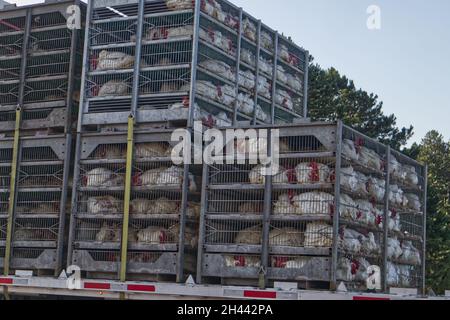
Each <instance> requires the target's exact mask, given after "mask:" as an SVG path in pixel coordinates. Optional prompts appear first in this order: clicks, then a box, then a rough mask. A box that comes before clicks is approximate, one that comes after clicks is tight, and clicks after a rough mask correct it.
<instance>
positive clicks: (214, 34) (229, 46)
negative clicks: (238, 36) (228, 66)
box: [199, 28, 236, 56]
mask: <svg viewBox="0 0 450 320" xmlns="http://www.w3.org/2000/svg"><path fill="white" fill-rule="evenodd" d="M199 37H200V39H201V40H203V41H205V42H207V43H209V44H211V45H213V46H215V47H217V48H219V49H221V50H223V51H224V52H225V53H227V54H228V55H230V56H235V55H236V46H235V44H234V42H233V40H231V38H229V37H228V36H226V35H224V34H222V32H220V31H219V30H213V29H209V30H205V29H203V28H200V34H199Z"/></svg>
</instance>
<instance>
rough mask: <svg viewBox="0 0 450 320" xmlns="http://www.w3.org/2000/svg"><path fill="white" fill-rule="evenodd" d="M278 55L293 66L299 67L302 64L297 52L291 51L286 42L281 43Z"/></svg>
mask: <svg viewBox="0 0 450 320" xmlns="http://www.w3.org/2000/svg"><path fill="white" fill-rule="evenodd" d="M278 56H279V57H280V59H282V60H283V61H285V62H287V63H288V64H290V65H291V66H293V67H298V66H299V65H300V59H299V58H298V57H297V56H296V55H295V54H293V53H291V52H290V51H289V48H288V47H287V46H286V45H284V44H280V45H279V48H278Z"/></svg>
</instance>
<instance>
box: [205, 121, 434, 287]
mask: <svg viewBox="0 0 450 320" xmlns="http://www.w3.org/2000/svg"><path fill="white" fill-rule="evenodd" d="M247 128H252V127H251V126H248V127H247ZM256 128H266V129H269V130H270V129H272V128H274V129H280V131H281V132H282V135H281V137H283V136H285V135H288V132H289V136H296V137H302V136H314V137H315V138H316V139H318V141H320V143H321V144H322V145H323V146H324V147H325V148H326V150H327V151H326V152H322V153H320V152H319V153H317V152H316V153H309V154H295V153H294V154H292V155H283V154H282V155H281V156H282V159H290V158H296V157H300V158H301V159H305V160H306V159H308V155H309V156H311V157H313V158H314V159H319V157H321V156H322V157H324V158H325V159H327V158H328V159H335V163H334V172H335V178H334V182H333V188H334V189H333V194H334V215H333V218H332V219H330V222H331V225H332V228H333V241H332V246H331V248H330V253H329V258H330V262H329V267H330V276H329V281H330V289H331V290H337V289H338V284H339V283H340V282H341V281H342V280H340V279H337V277H336V273H337V270H338V258H339V257H340V256H341V255H342V254H343V255H347V254H349V253H348V252H346V251H344V249H343V248H342V247H341V241H342V240H341V239H340V230H341V226H343V227H348V228H349V229H353V228H354V229H355V230H366V232H374V233H375V234H376V236H375V238H376V239H375V240H376V241H377V242H378V244H379V245H380V248H381V250H382V251H381V253H380V256H379V258H373V257H371V256H370V255H368V256H365V255H357V257H360V258H367V259H376V261H379V262H380V263H381V264H380V269H381V272H382V277H381V281H382V282H381V291H382V292H385V293H387V292H389V290H390V289H391V288H390V287H389V286H388V284H387V273H388V268H387V263H388V261H389V260H388V258H387V252H388V249H387V246H388V238H390V237H394V236H398V237H399V239H400V237H403V236H401V235H400V234H398V233H395V232H394V231H391V230H390V229H389V228H390V227H388V226H389V224H390V222H389V221H390V211H391V210H392V209H393V207H392V205H391V203H390V193H391V184H393V183H399V182H397V181H396V180H394V181H392V179H391V161H390V159H391V154H392V153H394V151H391V148H390V147H389V146H386V145H383V144H381V143H379V142H377V141H376V140H374V139H371V138H369V137H367V136H365V135H363V134H360V133H359V132H357V131H355V130H353V129H351V128H349V127H347V126H345V125H343V123H342V121H338V122H337V124H326V123H325V124H324V123H308V124H298V125H286V126H281V127H280V126H278V127H272V126H260V127H256ZM344 131H345V135H344ZM283 133H284V135H283ZM349 135H351V136H353V137H354V138H353V139H358V138H361V139H364V143H365V145H366V147H367V148H369V149H372V150H376V152H377V153H378V154H379V157H380V164H381V166H382V168H381V169H380V171H379V172H378V174H379V175H380V177H381V176H383V179H385V181H384V196H383V199H382V200H380V201H378V202H377V203H378V204H377V206H378V207H379V208H380V209H379V211H380V212H382V218H383V219H382V221H383V228H382V229H379V230H375V229H374V227H372V226H369V225H368V226H364V225H358V224H357V222H352V221H349V220H345V218H343V217H341V211H342V210H341V208H340V206H341V203H342V200H341V197H340V196H341V194H343V193H347V192H348V191H347V190H346V189H345V188H344V189H342V188H341V181H340V178H341V174H342V173H341V169H342V168H343V167H344V166H348V165H349V163H350V162H349V161H350V160H349V159H347V158H344V154H343V151H342V150H343V140H344V139H348V138H349ZM396 154H398V155H400V153H397V152H396ZM398 157H399V156H398ZM398 160H399V161H400V163H402V164H404V165H405V164H414V166H415V167H416V170H417V174H418V175H419V179H420V183H421V187H420V188H421V189H416V192H418V193H419V194H420V198H421V201H422V205H423V207H422V210H423V211H426V203H425V202H426V191H425V190H426V167H424V166H423V165H422V164H420V163H418V162H417V161H414V160H412V159H409V158H407V157H406V156H402V158H401V159H400V158H399V159H398ZM306 161H308V160H306ZM318 161H319V162H320V160H318ZM382 163H384V165H383V164H382ZM351 165H353V166H354V167H355V169H356V170H357V171H359V170H362V171H361V172H363V173H366V174H369V175H370V173H369V172H372V171H370V170H372V169H370V168H368V167H367V168H365V167H363V165H362V164H359V163H356V162H354V163H353V162H352V163H351ZM235 166H236V168H237V167H238V165H236V164H235ZM211 170H212V171H211ZM220 170H225V171H223V172H221V171H220ZM228 170H229V171H230V172H228ZM246 170H247V169H244V168H237V169H236V172H234V173H233V172H231V171H232V169H231V168H230V169H220V166H216V165H212V166H211V165H206V164H205V165H204V166H203V186H202V211H201V219H200V243H199V249H198V252H199V253H198V265H197V283H204V282H205V281H206V279H209V278H214V277H218V278H222V281H227V280H226V279H241V281H244V282H242V283H245V281H250V283H254V281H256V279H257V278H258V276H257V274H258V273H257V272H256V269H255V268H254V267H246V268H239V267H235V268H233V267H226V268H225V267H224V265H223V264H224V258H221V255H224V256H225V255H233V254H234V255H246V254H247V255H250V254H252V255H253V254H254V255H257V256H260V257H261V268H260V270H259V271H260V272H261V274H263V277H262V278H260V279H259V280H260V281H259V286H260V287H262V288H264V287H266V286H268V285H270V282H269V281H270V280H272V279H273V278H274V277H275V279H277V277H278V279H280V278H279V277H283V280H287V281H293V282H296V281H297V280H295V279H298V276H299V275H298V274H296V273H295V272H294V271H292V272H289V270H287V271H284V270H283V272H284V273H281V271H277V272H275V271H274V270H271V268H270V265H269V263H268V257H269V256H270V254H271V253H272V255H273V254H274V251H273V250H271V249H269V247H270V246H269V232H268V230H269V228H270V226H271V222H272V219H273V217H272V216H271V212H272V203H271V201H272V200H271V199H272V193H273V191H274V190H276V189H277V188H280V186H277V185H276V184H273V183H272V182H271V181H270V180H271V179H270V178H269V179H267V177H266V180H265V181H266V182H265V185H264V186H261V188H259V189H258V190H259V191H260V192H263V193H264V208H263V211H262V215H261V217H260V220H258V221H259V222H260V223H261V224H262V227H261V228H262V246H261V247H260V248H259V249H258V250H257V246H252V245H242V244H241V245H233V244H232V243H228V241H229V239H228V236H224V237H227V239H228V240H220V241H225V242H226V243H227V244H225V243H223V244H222V242H220V244H217V245H215V244H213V243H212V242H211V240H208V241H207V240H206V238H207V237H211V235H212V234H209V235H208V234H207V233H208V232H207V225H210V227H208V228H218V229H217V230H219V225H218V223H219V222H221V223H223V224H224V223H226V219H229V220H230V221H257V220H252V219H253V217H252V218H250V217H245V216H241V218H239V217H237V215H236V214H233V215H230V216H227V214H226V213H224V212H225V211H223V210H226V212H228V210H229V209H224V208H221V209H210V206H211V204H212V205H214V206H215V205H220V202H221V201H222V202H227V201H226V199H225V198H223V199H222V198H220V199H221V200H220V199H219V198H217V197H218V196H217V195H215V194H214V193H215V192H219V191H220V192H221V191H222V190H226V191H231V190H233V192H235V195H234V196H233V197H234V198H230V199H237V200H236V201H238V199H241V196H242V197H244V192H247V191H249V190H253V189H254V188H255V186H253V185H248V182H242V181H241V180H239V181H240V182H237V180H236V182H231V181H234V180H232V179H236V178H233V177H234V176H236V177H237V175H242V174H245V172H246ZM373 170H374V169H373ZM373 174H375V172H373ZM219 176H220V177H223V179H228V178H225V177H226V176H229V179H231V180H229V182H214V181H216V179H222V178H217V177H219ZM210 177H212V178H213V179H214V180H210V179H211V178H210ZM239 179H241V178H239ZM217 181H221V180H217ZM223 181H228V180H223ZM243 181H244V180H243ZM274 188H275V189H274ZM294 188H295V186H294V185H289V186H286V188H285V190H289V189H294ZM308 188H311V186H309V187H308ZM404 188H405V187H404ZM417 188H419V187H417ZM405 190H408V189H405ZM259 191H258V192H259ZM358 199H361V200H364V198H358ZM253 200H254V199H253V198H252V199H251V200H248V201H247V202H251V201H253ZM230 201H231V200H230ZM243 201H244V200H243ZM345 206H347V205H345ZM227 207H230V208H231V206H227ZM344 208H345V207H344ZM211 210H212V211H211ZM230 210H232V211H233V212H235V211H234V210H236V209H230ZM404 210H407V209H406V208H405V209H404ZM216 211H217V212H218V213H217V214H215V213H214V212H216ZM219 212H220V213H219ZM230 212H231V211H230ZM423 215H424V216H423V217H422V218H421V219H422V222H421V224H422V225H421V226H420V228H423V230H422V229H421V231H420V232H422V233H421V234H420V236H421V237H422V241H423V244H425V242H424V241H425V239H426V225H425V223H426V214H425V213H424V214H423ZM214 216H215V217H214ZM227 217H229V218H227ZM239 219H241V220H239ZM255 219H256V218H255ZM297 219H302V220H307V219H308V217H301V216H300V217H298V218H297ZM402 219H403V218H402ZM278 220H279V219H278ZM214 221H216V222H217V224H215V225H214V224H213V223H214ZM402 221H403V220H402ZM242 227H243V228H244V229H242ZM242 227H240V228H241V229H239V228H238V229H237V230H241V231H245V230H246V229H245V228H248V227H246V226H245V225H243V226H242ZM406 227H407V226H405V228H406ZM418 227H419V226H418ZM224 228H227V227H224ZM233 228H234V227H233ZM227 230H231V229H224V230H223V231H219V233H218V234H220V233H221V232H222V233H226V232H235V231H227ZM233 230H234V229H233ZM401 231H402V232H403V231H406V229H403V228H402V229H401ZM217 236H218V237H221V236H220V235H217ZM413 236H415V234H411V235H405V236H404V237H405V238H404V239H405V240H408V239H410V238H411V237H413ZM402 239H403V238H402ZM213 241H214V240H213ZM218 243H219V242H218ZM417 248H418V247H417ZM420 249H421V250H422V252H421V254H422V264H421V266H420V273H421V276H420V281H421V282H420V285H419V284H417V287H416V288H417V289H419V290H420V291H421V292H422V291H423V290H424V283H425V277H424V270H425V266H424V264H425V260H424V258H425V253H426V251H425V249H424V246H423V247H421V248H420ZM293 252H299V251H298V250H297V251H296V250H288V251H286V250H285V251H283V253H281V252H280V253H279V254H286V255H288V254H289V253H291V254H293ZM302 252H303V254H311V252H310V251H309V253H308V251H307V250H302ZM299 255H302V254H299ZM394 263H399V262H396V261H394ZM402 263H405V264H407V263H406V262H402ZM206 265H207V266H208V267H207V268H208V270H206V269H205V266H206ZM302 276H303V277H305V275H304V274H303V275H302ZM402 276H403V277H404V275H402ZM411 276H412V274H411ZM306 278H307V277H306ZM303 279H305V278H303ZM415 279H416V278H412V279H408V280H407V281H416V280H415ZM311 280H312V279H311ZM208 281H209V280H208ZM402 281H403V280H402ZM405 281H406V280H405ZM411 283H412V282H411ZM347 284H349V285H351V284H352V283H347V282H346V285H347ZM412 285H414V284H412ZM349 289H350V290H358V289H357V288H355V289H353V288H350V287H349Z"/></svg>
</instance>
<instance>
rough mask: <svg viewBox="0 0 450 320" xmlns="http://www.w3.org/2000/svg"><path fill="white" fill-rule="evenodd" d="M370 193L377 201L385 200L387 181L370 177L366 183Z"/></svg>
mask: <svg viewBox="0 0 450 320" xmlns="http://www.w3.org/2000/svg"><path fill="white" fill-rule="evenodd" d="M366 187H367V191H368V192H369V195H370V196H371V197H372V198H373V199H374V200H375V201H376V202H381V201H383V200H384V196H385V193H386V182H385V181H384V180H381V179H378V178H375V177H370V178H369V179H368V181H367V184H366Z"/></svg>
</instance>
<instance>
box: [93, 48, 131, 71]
mask: <svg viewBox="0 0 450 320" xmlns="http://www.w3.org/2000/svg"><path fill="white" fill-rule="evenodd" d="M134 60H135V59H134V56H131V55H128V54H126V53H123V52H118V51H106V50H102V51H101V52H100V53H99V54H98V59H97V61H96V67H95V70H96V71H104V70H119V69H131V68H133V66H134Z"/></svg>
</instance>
